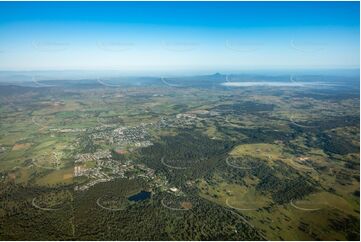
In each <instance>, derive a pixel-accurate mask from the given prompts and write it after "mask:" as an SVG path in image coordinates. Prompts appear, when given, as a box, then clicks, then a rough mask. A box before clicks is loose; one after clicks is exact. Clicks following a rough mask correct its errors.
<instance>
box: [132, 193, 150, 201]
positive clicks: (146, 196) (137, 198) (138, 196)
mask: <svg viewBox="0 0 361 242" xmlns="http://www.w3.org/2000/svg"><path fill="white" fill-rule="evenodd" d="M151 195H152V193H151V192H146V191H141V192H139V193H137V194H135V195H132V196H130V197H128V200H129V201H132V202H139V201H143V200H146V199H149V198H150V197H151Z"/></svg>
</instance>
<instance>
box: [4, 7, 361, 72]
mask: <svg viewBox="0 0 361 242" xmlns="http://www.w3.org/2000/svg"><path fill="white" fill-rule="evenodd" d="M359 14H360V13H359V3H358V2H221V3H217V2H155V3H154V2H153V3H152V2H106V3H104V2H60V3H55V2H50V3H46V2H45V3H44V2H33V3H31V2H12V3H7V2H1V3H0V36H1V38H0V70H68V69H84V70H107V69H117V70H124V71H127V70H131V71H133V70H134V71H137V70H143V71H147V70H150V71H152V70H164V71H172V70H210V71H222V70H243V69H290V68H291V69H292V68H294V69H318V68H321V69H322V68H326V69H327V68H355V67H356V68H357V67H358V66H359V59H360V56H359V52H360V43H359V42H360V39H359V34H360V33H359V28H360V26H359V21H360V20H359Z"/></svg>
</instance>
